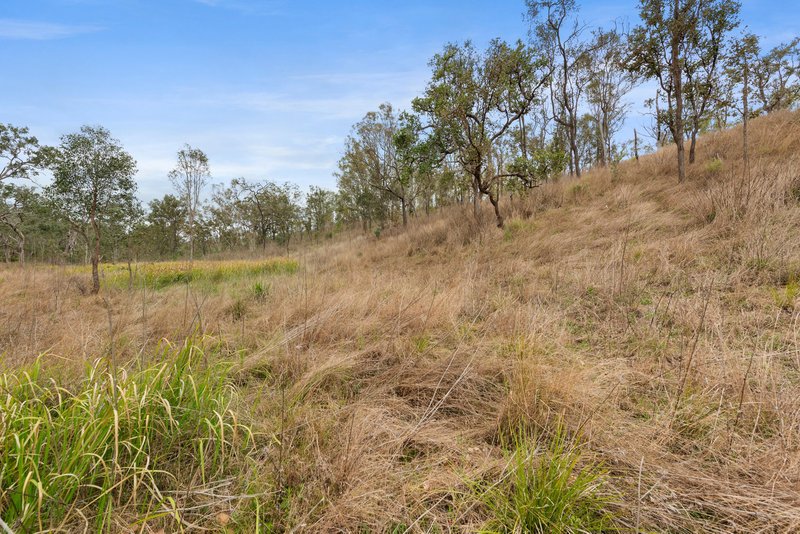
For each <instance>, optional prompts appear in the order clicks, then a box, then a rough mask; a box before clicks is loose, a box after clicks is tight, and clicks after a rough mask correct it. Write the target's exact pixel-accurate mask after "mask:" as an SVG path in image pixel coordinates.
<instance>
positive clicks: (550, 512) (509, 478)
mask: <svg viewBox="0 0 800 534" xmlns="http://www.w3.org/2000/svg"><path fill="white" fill-rule="evenodd" d="M505 449H506V460H507V463H506V469H505V470H504V472H503V474H502V475H501V477H500V480H499V481H496V482H494V483H492V484H486V483H483V484H479V485H477V486H476V488H475V491H476V493H477V498H478V500H479V501H480V502H481V503H482V504H483V505H484V507H485V508H486V510H488V512H489V515H490V519H489V520H488V521H487V523H486V524H485V525H484V527H483V529H482V532H485V533H516V532H533V533H541V534H544V533H562V534H571V533H582V532H611V531H614V530H615V528H614V523H613V517H612V515H611V514H610V513H609V512H608V511H607V506H608V505H609V504H610V498H609V497H608V496H607V495H606V494H604V492H603V485H604V482H605V473H604V471H602V470H601V469H600V468H598V467H597V466H595V465H588V466H584V467H581V466H580V465H579V460H580V449H579V448H578V447H577V446H575V445H574V444H572V443H569V442H568V441H567V438H566V435H565V432H564V430H563V429H562V428H559V429H558V430H557V432H556V434H555V436H554V437H553V438H552V440H551V441H550V444H549V446H548V447H547V448H545V449H542V448H540V446H539V444H538V443H537V442H536V440H533V439H531V438H530V437H528V436H527V435H526V434H525V433H524V432H523V431H517V432H515V433H514V434H513V435H512V437H511V439H510V444H508V445H507V446H506V447H505Z"/></svg>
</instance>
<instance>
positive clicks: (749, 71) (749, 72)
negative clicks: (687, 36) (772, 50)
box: [720, 33, 759, 172]
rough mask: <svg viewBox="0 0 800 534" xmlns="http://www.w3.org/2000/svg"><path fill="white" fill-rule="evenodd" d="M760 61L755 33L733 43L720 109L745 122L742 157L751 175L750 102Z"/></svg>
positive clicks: (743, 125)
mask: <svg viewBox="0 0 800 534" xmlns="http://www.w3.org/2000/svg"><path fill="white" fill-rule="evenodd" d="M758 61H759V47H758V37H756V36H755V35H753V34H751V33H745V34H744V35H742V36H741V37H739V38H738V39H735V40H734V41H733V43H732V45H731V47H730V53H729V54H728V55H727V57H726V61H725V80H727V84H728V86H727V89H728V90H727V98H726V99H725V101H724V102H721V105H720V107H725V108H728V109H729V110H732V111H734V112H735V113H736V114H737V115H739V117H741V119H742V157H743V159H744V166H745V171H746V172H749V168H750V154H749V146H748V145H749V143H748V126H749V122H750V116H751V115H752V113H753V110H752V105H751V101H750V98H751V91H752V89H753V68H754V66H755V65H756V64H757V63H758ZM737 92H738V93H739V96H738V97H737V96H736V94H735V93H737Z"/></svg>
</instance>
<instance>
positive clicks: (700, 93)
mask: <svg viewBox="0 0 800 534" xmlns="http://www.w3.org/2000/svg"><path fill="white" fill-rule="evenodd" d="M738 12H739V3H738V2H736V1H734V0H640V3H639V16H640V18H641V25H640V26H638V27H637V28H635V29H634V30H633V32H632V34H631V38H630V41H629V47H630V56H629V60H628V68H629V69H630V70H631V72H633V73H636V74H637V75H639V76H641V77H643V78H646V79H652V80H656V81H657V82H658V85H659V88H660V91H661V94H663V96H664V99H665V101H666V104H667V108H666V110H659V112H658V115H659V116H658V117H657V118H656V120H657V122H658V123H661V124H665V125H667V127H668V128H669V131H670V133H671V134H672V139H673V141H674V143H675V145H676V146H677V159H678V181H683V180H684V178H685V177H686V163H685V159H686V150H685V146H684V140H685V135H686V131H687V109H686V99H687V95H688V97H689V98H690V99H691V102H690V108H691V110H690V111H691V113H690V114H689V115H690V116H689V120H688V123H689V131H690V132H694V131H695V130H696V129H699V127H700V124H701V121H702V119H704V118H705V107H704V102H708V101H710V99H711V98H712V89H711V88H710V87H709V76H712V77H713V75H711V74H709V73H710V72H713V71H714V70H715V62H716V61H717V60H718V58H719V54H720V48H719V47H721V39H722V37H724V35H725V34H726V33H727V32H728V31H730V30H731V29H733V28H734V27H735V26H736V25H737V24H738Z"/></svg>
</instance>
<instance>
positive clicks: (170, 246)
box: [145, 195, 186, 256]
mask: <svg viewBox="0 0 800 534" xmlns="http://www.w3.org/2000/svg"><path fill="white" fill-rule="evenodd" d="M145 220H146V222H147V226H148V228H149V229H150V232H149V234H150V238H151V239H152V241H153V245H154V247H155V250H156V253H157V254H158V255H159V256H162V255H168V256H176V255H177V254H178V251H179V249H180V246H181V229H182V228H183V225H184V221H185V220H186V207H185V205H184V203H183V202H181V201H180V199H178V198H177V197H175V196H173V195H164V197H163V198H161V199H154V200H151V201H150V204H149V210H148V213H147V216H146V218H145Z"/></svg>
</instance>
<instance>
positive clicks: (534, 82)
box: [414, 40, 549, 227]
mask: <svg viewBox="0 0 800 534" xmlns="http://www.w3.org/2000/svg"><path fill="white" fill-rule="evenodd" d="M431 67H432V69H433V75H432V78H431V80H430V82H429V83H428V86H427V88H426V90H425V94H424V96H422V97H421V98H417V99H415V100H414V109H415V110H416V111H417V112H419V113H422V114H424V115H426V116H427V118H428V120H429V121H430V126H432V127H433V129H434V130H435V131H436V132H437V135H438V136H439V137H440V138H441V139H442V140H443V144H444V146H446V147H447V149H446V150H447V151H448V152H451V153H452V154H453V155H454V156H455V159H456V161H457V162H458V164H459V166H460V167H461V170H462V171H463V172H464V173H466V174H467V175H468V176H469V177H470V178H471V182H472V188H473V211H474V214H475V217H476V218H478V217H479V216H480V211H479V203H480V200H481V197H482V196H483V195H487V196H488V197H489V201H490V202H491V204H492V206H493V207H494V212H495V218H496V219H497V226H499V227H502V226H503V222H504V221H503V216H502V215H501V212H500V204H499V202H500V198H499V194H498V193H499V191H498V188H499V186H500V183H501V181H502V180H503V179H504V178H507V177H512V176H519V175H521V174H522V173H524V172H527V170H525V169H522V170H520V169H498V168H496V167H495V166H494V165H493V161H492V160H493V157H494V154H495V146H496V145H497V144H498V143H500V142H501V140H502V138H503V137H505V136H509V135H511V129H512V127H513V126H514V125H515V124H517V123H518V122H519V121H520V119H521V117H523V116H524V115H527V114H528V113H530V111H531V108H532V106H533V105H534V103H535V102H536V101H537V98H539V97H540V96H541V91H542V89H543V88H544V87H545V86H546V84H547V81H548V78H549V72H548V71H547V65H546V61H545V60H544V59H542V58H538V57H536V56H535V55H534V51H533V50H532V49H531V48H529V47H527V46H525V45H524V44H523V43H522V42H517V44H516V45H515V46H510V45H508V44H507V43H505V42H503V41H500V40H494V41H492V42H491V43H490V45H489V48H488V49H487V50H486V52H485V53H483V54H481V53H479V52H478V51H476V50H475V48H474V46H473V45H472V44H471V43H469V42H467V43H465V44H464V45H463V46H458V45H455V44H449V45H447V46H446V47H445V49H444V51H443V52H441V53H440V54H437V55H436V56H434V58H433V60H432V61H431Z"/></svg>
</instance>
